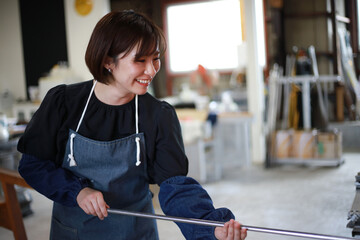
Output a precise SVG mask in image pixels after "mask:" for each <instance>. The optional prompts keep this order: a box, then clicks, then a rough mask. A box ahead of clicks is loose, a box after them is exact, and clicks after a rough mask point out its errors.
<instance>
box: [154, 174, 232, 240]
mask: <svg viewBox="0 0 360 240" xmlns="http://www.w3.org/2000/svg"><path fill="white" fill-rule="evenodd" d="M159 202H160V206H161V209H162V210H163V212H164V213H165V214H166V215H168V216H175V217H184V218H193V219H194V218H195V219H204V220H210V221H217V222H221V223H224V222H227V221H229V220H230V219H235V216H234V214H233V213H232V212H231V211H230V210H229V209H227V208H217V209H215V208H214V206H213V202H212V200H211V198H210V196H209V194H208V193H207V192H206V190H205V189H204V188H203V187H202V186H201V185H200V184H199V183H198V182H197V181H196V180H195V179H193V178H190V177H184V176H177V177H172V178H169V179H167V180H165V181H164V182H163V183H162V184H161V185H160V192H159ZM176 224H177V225H178V226H179V228H180V230H181V232H182V234H183V235H184V237H185V238H186V239H209V240H210V239H211V240H215V239H216V238H215V235H214V230H215V227H209V226H202V225H196V224H188V223H176Z"/></svg>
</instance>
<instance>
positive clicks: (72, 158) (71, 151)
mask: <svg viewBox="0 0 360 240" xmlns="http://www.w3.org/2000/svg"><path fill="white" fill-rule="evenodd" d="M96 83H97V80H95V82H94V84H93V86H92V88H91V91H90V94H89V97H88V99H87V101H86V105H85V108H84V110H83V112H82V114H81V118H80V120H79V123H78V125H77V128H76V132H78V130H79V128H80V125H81V122H82V120H83V118H84V115H85V112H86V109H87V107H88V105H89V102H90V98H91V96H92V94H93V92H94V89H95V85H96ZM75 136H76V134H75V133H72V134H71V135H70V153H69V155H68V161H69V162H70V163H69V166H70V167H75V166H77V164H76V161H75V157H74V138H75Z"/></svg>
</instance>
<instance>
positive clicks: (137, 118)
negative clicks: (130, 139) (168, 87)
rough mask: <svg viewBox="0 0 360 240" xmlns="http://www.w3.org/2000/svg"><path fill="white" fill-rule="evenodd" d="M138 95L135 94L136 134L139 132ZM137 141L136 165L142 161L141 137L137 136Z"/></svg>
mask: <svg viewBox="0 0 360 240" xmlns="http://www.w3.org/2000/svg"><path fill="white" fill-rule="evenodd" d="M138 102H139V101H138V95H137V94H136V95H135V125H136V134H138V133H139V113H138V105H139V104H138ZM135 142H136V163H135V165H136V166H140V164H141V161H140V138H139V137H136V138H135Z"/></svg>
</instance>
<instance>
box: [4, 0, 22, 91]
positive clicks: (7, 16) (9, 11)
mask: <svg viewBox="0 0 360 240" xmlns="http://www.w3.org/2000/svg"><path fill="white" fill-rule="evenodd" d="M21 39H22V37H21V28H20V11H19V3H18V1H14V0H1V1H0V94H1V93H3V92H4V91H6V90H9V91H10V92H11V93H12V94H13V95H14V97H15V98H25V97H26V90H25V69H24V60H23V50H22V40H21Z"/></svg>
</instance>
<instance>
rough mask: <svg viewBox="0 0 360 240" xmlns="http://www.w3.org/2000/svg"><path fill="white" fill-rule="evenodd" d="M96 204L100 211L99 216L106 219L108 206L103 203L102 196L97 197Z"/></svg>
mask: <svg viewBox="0 0 360 240" xmlns="http://www.w3.org/2000/svg"><path fill="white" fill-rule="evenodd" d="M97 202H98V205H99V208H100V211H101V215H102V216H103V218H104V217H107V215H108V212H107V210H106V207H107V206H108V205H107V204H106V203H105V201H104V198H103V196H102V195H101V196H98V198H97Z"/></svg>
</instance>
